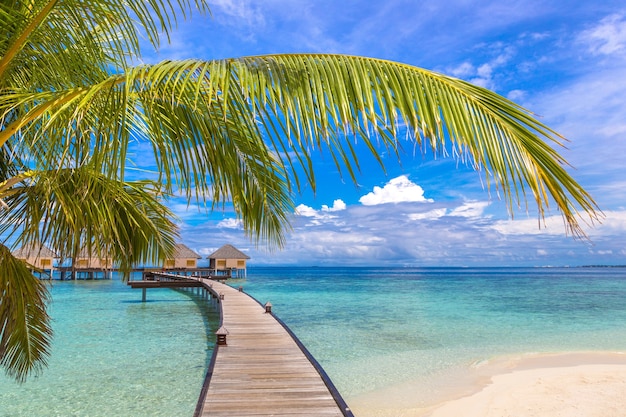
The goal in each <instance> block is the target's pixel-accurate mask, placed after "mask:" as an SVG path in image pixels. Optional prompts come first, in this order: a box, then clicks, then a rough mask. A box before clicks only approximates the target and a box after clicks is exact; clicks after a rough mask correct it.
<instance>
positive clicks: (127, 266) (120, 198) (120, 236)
mask: <svg viewBox="0 0 626 417" xmlns="http://www.w3.org/2000/svg"><path fill="white" fill-rule="evenodd" d="M22 178H23V179H24V180H23V181H22V182H21V183H19V184H18V185H15V186H13V187H11V188H9V189H8V190H5V191H4V195H5V197H4V201H5V202H6V204H7V205H8V210H5V211H3V212H0V221H1V223H2V227H1V228H0V230H1V231H2V232H4V233H11V230H13V231H15V230H18V231H19V235H18V236H17V238H16V244H17V245H25V244H28V243H29V242H47V244H48V245H50V247H51V248H53V249H54V250H55V251H56V252H57V253H59V254H61V255H62V256H63V257H65V258H74V257H76V255H78V253H79V252H80V251H81V250H82V249H86V250H87V252H88V253H90V254H93V255H97V256H99V257H102V258H104V257H107V258H112V259H113V260H114V261H115V262H116V264H117V266H118V267H119V268H120V270H122V271H123V272H125V273H128V272H129V271H130V270H131V268H133V267H136V266H137V265H140V264H159V263H162V262H163V260H165V259H166V258H167V257H168V256H171V253H172V251H173V248H174V245H175V240H176V238H177V237H178V235H177V231H176V225H175V224H174V223H173V221H172V219H171V218H172V213H171V212H170V210H169V209H168V208H167V207H165V206H164V205H163V204H162V203H161V202H160V201H159V195H158V194H159V190H158V189H157V188H155V187H154V184H151V183H149V182H146V181H142V182H125V183H124V182H120V181H117V180H111V179H108V178H106V177H104V176H103V175H102V174H100V173H99V172H98V171H94V170H93V169H91V168H90V167H89V166H83V167H81V168H79V169H64V170H58V171H47V172H34V171H33V172H29V173H28V174H24V175H22ZM6 229H10V230H6Z"/></svg>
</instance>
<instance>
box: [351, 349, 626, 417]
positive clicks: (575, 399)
mask: <svg viewBox="0 0 626 417" xmlns="http://www.w3.org/2000/svg"><path fill="white" fill-rule="evenodd" d="M624 392H626V352H554V353H526V354H523V355H516V356H506V357H497V358H492V359H489V360H486V361H480V362H477V363H474V364H472V365H471V366H469V367H467V368H466V369H465V370H464V371H458V370H457V371H454V372H451V373H450V374H446V375H442V376H438V377H435V378H434V379H433V381H430V382H428V381H413V382H407V383H403V384H399V385H397V386H394V387H388V388H385V389H381V390H378V391H375V392H369V393H366V394H362V395H358V396H355V397H353V398H349V399H348V404H349V405H350V407H351V409H352V411H353V412H354V414H355V416H357V417H457V416H460V415H463V416H464V417H500V416H516V417H535V416H537V417H538V416H546V415H550V416H561V417H566V416H567V417H570V416H571V417H574V416H598V417H600V416H603V417H618V416H622V415H623V412H624V411H623V410H624V409H626V396H624Z"/></svg>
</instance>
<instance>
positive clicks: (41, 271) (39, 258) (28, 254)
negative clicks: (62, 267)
mask: <svg viewBox="0 0 626 417" xmlns="http://www.w3.org/2000/svg"><path fill="white" fill-rule="evenodd" d="M13 256H15V257H16V258H17V259H21V260H22V261H24V262H26V263H27V264H28V265H29V266H31V267H32V269H33V273H35V274H38V276H39V278H42V277H43V276H44V275H45V277H46V278H48V279H51V278H52V272H53V270H54V260H55V259H57V258H58V257H59V256H58V255H57V254H56V253H54V251H52V249H50V248H48V247H46V246H44V245H41V246H36V245H33V246H22V247H21V248H19V249H17V250H16V251H14V252H13Z"/></svg>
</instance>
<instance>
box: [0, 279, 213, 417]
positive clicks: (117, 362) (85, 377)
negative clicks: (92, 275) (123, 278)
mask: <svg viewBox="0 0 626 417" xmlns="http://www.w3.org/2000/svg"><path fill="white" fill-rule="evenodd" d="M51 293H52V300H53V301H52V303H51V306H50V307H51V308H50V311H49V312H50V314H51V316H52V318H53V329H54V340H53V345H52V355H51V358H50V360H49V367H48V368H47V369H46V370H45V371H44V373H43V374H42V375H41V376H39V377H37V378H34V379H30V380H28V381H27V382H26V383H24V384H22V385H17V384H16V383H14V382H12V381H10V380H8V379H6V378H5V377H4V375H2V376H0V416H3V417H5V416H7V417H8V416H11V417H17V416H28V417H33V416H42V417H43V416H64V417H67V416H103V417H104V416H107V417H110V416H167V417H171V416H185V415H187V416H191V415H193V412H194V409H195V406H196V401H197V399H198V395H199V393H200V389H201V387H202V383H203V380H204V375H205V372H206V367H207V364H208V361H209V360H210V356H211V353H212V350H211V349H212V346H213V335H212V334H207V333H211V331H210V329H211V328H212V327H214V325H209V326H207V325H206V324H207V321H208V323H209V324H211V322H215V323H217V321H218V320H219V318H218V315H217V313H216V312H215V309H213V308H210V307H209V308H208V307H207V306H206V304H205V303H204V302H199V301H197V299H194V297H191V296H190V295H188V294H184V293H180V292H177V291H173V290H169V289H150V290H148V302H147V303H142V302H141V290H131V289H130V288H129V287H127V285H126V284H124V283H121V282H120V281H119V280H102V281H65V282H58V281H55V282H53V284H52V288H51ZM205 317H206V318H205Z"/></svg>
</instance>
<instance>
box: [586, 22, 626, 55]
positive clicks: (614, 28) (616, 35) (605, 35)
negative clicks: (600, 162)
mask: <svg viewBox="0 0 626 417" xmlns="http://www.w3.org/2000/svg"><path fill="white" fill-rule="evenodd" d="M580 40H581V41H582V42H584V43H585V44H587V45H588V47H589V50H590V52H591V53H593V54H596V55H614V54H621V53H623V52H624V51H626V18H624V16H623V15H619V14H614V15H611V16H608V17H606V18H604V19H602V20H601V21H600V23H599V24H598V25H597V26H595V27H593V28H591V29H589V30H586V31H584V32H582V33H581V35H580Z"/></svg>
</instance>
